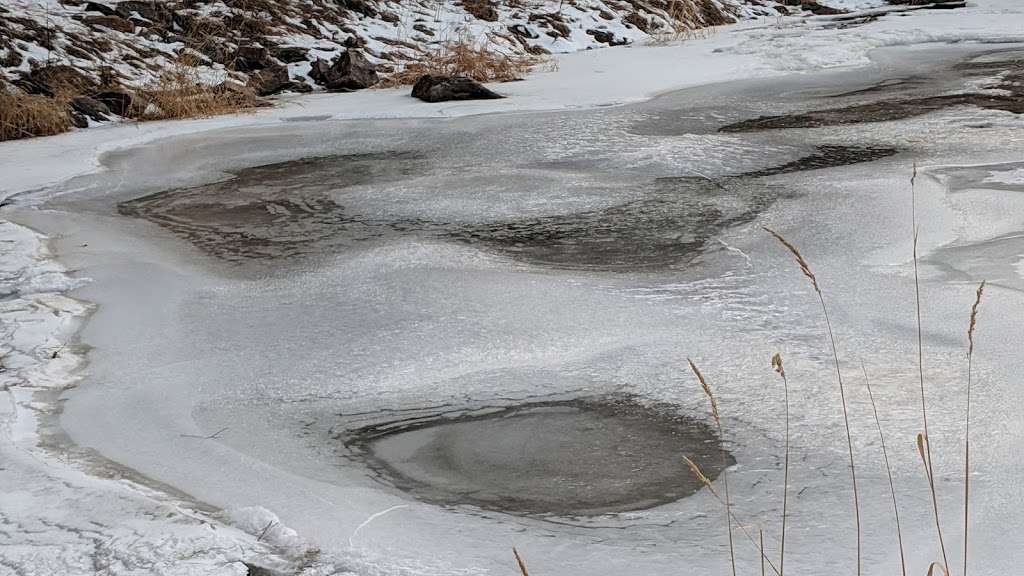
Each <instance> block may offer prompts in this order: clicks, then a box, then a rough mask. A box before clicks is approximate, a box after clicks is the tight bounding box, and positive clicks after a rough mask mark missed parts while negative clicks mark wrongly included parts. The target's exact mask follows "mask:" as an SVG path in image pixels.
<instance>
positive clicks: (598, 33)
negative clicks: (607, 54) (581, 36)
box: [587, 30, 629, 46]
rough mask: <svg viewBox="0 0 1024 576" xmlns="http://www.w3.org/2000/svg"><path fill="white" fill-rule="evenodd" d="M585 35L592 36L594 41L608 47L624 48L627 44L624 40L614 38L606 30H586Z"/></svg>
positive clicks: (613, 35) (612, 34) (627, 41)
mask: <svg viewBox="0 0 1024 576" xmlns="http://www.w3.org/2000/svg"><path fill="white" fill-rule="evenodd" d="M587 34H590V35H591V36H593V37H594V40H597V41H598V42H600V43H602V44H607V45H609V46H624V45H626V44H629V40H626V39H625V38H621V39H619V38H616V37H615V34H614V33H612V32H609V31H607V30H587Z"/></svg>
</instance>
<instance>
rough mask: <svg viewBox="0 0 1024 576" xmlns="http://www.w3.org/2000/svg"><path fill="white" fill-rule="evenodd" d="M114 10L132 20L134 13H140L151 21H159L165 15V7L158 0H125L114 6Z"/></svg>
mask: <svg viewBox="0 0 1024 576" xmlns="http://www.w3.org/2000/svg"><path fill="white" fill-rule="evenodd" d="M114 12H115V13H116V14H117V15H118V16H120V17H121V18H124V19H126V20H131V18H132V14H138V15H139V16H140V17H142V18H144V19H146V20H149V21H150V22H157V21H159V20H161V19H162V17H163V15H164V7H163V5H162V4H161V3H160V2H156V1H150V2H145V1H143V0H125V1H124V2H120V3H118V5H117V7H116V8H114Z"/></svg>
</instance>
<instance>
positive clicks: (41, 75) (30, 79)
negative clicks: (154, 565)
mask: <svg viewBox="0 0 1024 576" xmlns="http://www.w3.org/2000/svg"><path fill="white" fill-rule="evenodd" d="M15 84H16V85H17V86H18V87H19V88H21V89H22V90H24V91H25V92H27V93H29V94H43V95H46V96H53V95H55V94H57V93H59V92H64V93H70V94H82V93H86V92H89V91H90V90H92V89H93V88H95V87H96V81H95V80H93V79H92V78H91V77H90V76H88V75H87V74H85V73H84V72H82V71H81V70H79V69H78V68H75V67H73V66H68V65H67V64H53V65H50V66H43V67H42V68H36V69H34V70H32V71H31V72H28V73H27V74H23V75H22V77H21V78H20V79H19V80H17V81H15Z"/></svg>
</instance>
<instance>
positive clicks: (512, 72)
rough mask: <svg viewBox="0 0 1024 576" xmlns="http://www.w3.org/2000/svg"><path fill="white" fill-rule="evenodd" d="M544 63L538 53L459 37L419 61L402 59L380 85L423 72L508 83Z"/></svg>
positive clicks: (405, 80) (413, 78)
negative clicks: (510, 50)
mask: <svg viewBox="0 0 1024 576" xmlns="http://www.w3.org/2000/svg"><path fill="white" fill-rule="evenodd" d="M544 62H546V60H545V59H543V58H540V57H538V56H523V55H517V54H505V53H504V52H501V51H500V50H499V49H497V48H496V47H495V46H494V44H493V43H492V42H490V41H489V40H484V41H481V42H474V41H472V40H470V39H468V38H465V37H463V38H459V39H457V40H453V41H449V42H444V43H443V44H441V46H440V47H439V48H437V49H436V50H435V51H433V52H430V53H427V54H424V55H423V56H422V57H421V58H420V59H419V60H415V61H412V62H406V63H405V64H403V65H401V67H400V68H399V69H398V70H396V71H395V72H394V73H393V74H392V75H391V76H389V77H388V78H387V79H386V80H384V82H382V83H381V86H383V87H389V86H401V85H405V84H413V83H415V82H416V80H418V79H419V78H420V77H421V76H423V75H424V74H436V75H442V76H466V77H467V78H471V79H473V80H476V81H477V82H509V81H512V80H520V79H522V77H523V76H524V75H526V73H527V72H529V71H530V70H531V69H532V68H533V67H534V66H537V65H540V64H542V63H544ZM549 62H550V61H549Z"/></svg>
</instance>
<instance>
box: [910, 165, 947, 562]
mask: <svg viewBox="0 0 1024 576" xmlns="http://www.w3.org/2000/svg"><path fill="white" fill-rule="evenodd" d="M916 184H917V162H914V171H913V173H912V174H911V176H910V218H911V224H912V225H913V255H914V309H915V311H916V313H917V373H918V376H919V378H920V383H921V421H922V423H923V425H924V437H923V438H922V436H921V435H920V434H918V436H917V446H918V451H919V452H920V453H921V459H922V460H923V461H924V466H925V475H926V476H927V477H928V489H929V490H930V491H931V496H932V511H933V512H934V513H935V531H936V533H937V534H938V537H939V549H940V550H941V551H942V567H943V571H944V572H945V573H946V574H949V560H948V559H947V557H946V542H945V540H944V539H943V537H942V522H940V521H939V498H938V496H937V495H936V491H935V470H934V468H933V467H932V447H931V437H930V436H929V435H928V402H927V399H926V395H925V385H924V336H923V332H922V330H921V280H920V276H919V274H918V269H917V268H918V267H917V235H918V234H917V233H918V230H917V187H916ZM922 445H923V446H922Z"/></svg>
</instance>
